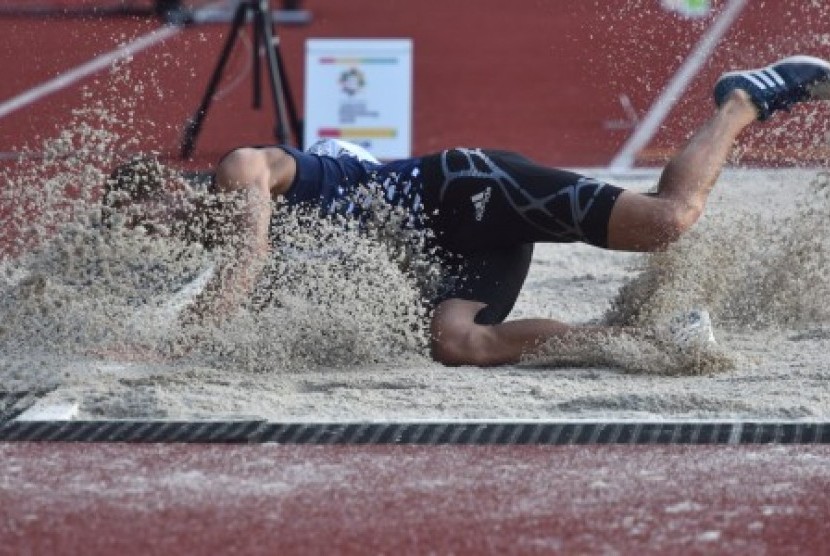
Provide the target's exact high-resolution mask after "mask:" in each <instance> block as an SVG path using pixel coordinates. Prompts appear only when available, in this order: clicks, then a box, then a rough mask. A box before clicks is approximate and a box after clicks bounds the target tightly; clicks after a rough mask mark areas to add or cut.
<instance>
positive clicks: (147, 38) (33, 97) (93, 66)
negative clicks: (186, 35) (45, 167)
mask: <svg viewBox="0 0 830 556" xmlns="http://www.w3.org/2000/svg"><path fill="white" fill-rule="evenodd" d="M226 3H227V2H226V0H217V1H216V2H213V3H212V4H209V5H207V6H205V7H203V8H200V9H198V10H196V11H195V12H194V13H193V17H194V18H195V19H197V20H198V18H199V17H200V16H201V15H202V13H203V12H209V11H210V10H216V9H218V8H219V7H221V6H223V5H225V4H226ZM183 29H184V27H180V26H174V25H167V26H165V27H162V28H161V29H156V30H155V31H151V32H149V33H147V34H146V35H142V36H140V37H138V38H137V39H135V40H134V41H132V42H130V43H127V44H124V45H121V46H119V47H118V48H116V49H115V50H113V51H111V52H108V53H106V54H102V55H100V56H98V57H96V58H93V59H92V60H90V61H89V62H87V63H85V64H82V65H80V66H78V67H76V68H74V69H71V70H69V71H67V72H65V73H62V74H61V75H59V76H57V77H55V78H54V79H52V80H50V81H47V82H45V83H42V84H40V85H38V86H37V87H34V88H32V89H29V90H28V91H25V92H23V93H21V94H19V95H17V96H16V97H14V98H11V99H9V100H6V101H4V102H2V103H0V118H4V117H6V116H8V115H9V114H11V113H12V112H14V111H15V110H19V109H21V108H23V107H24V106H28V105H30V104H32V103H34V102H37V101H38V100H40V99H41V98H43V97H45V96H47V95H50V94H52V93H54V92H56V91H60V90H61V89H63V88H65V87H69V86H70V85H72V84H73V83H75V82H76V81H79V80H81V79H83V78H84V77H87V76H89V75H92V74H93V73H96V72H98V71H101V70H103V69H106V68H108V67H109V66H110V65H111V64H114V63H115V62H117V61H119V60H122V59H124V58H128V57H130V56H133V55H134V54H136V53H138V52H141V51H142V50H146V49H148V48H150V47H151V46H153V45H156V44H158V43H160V42H164V41H166V40H167V39H169V38H171V37H174V36H176V35H178V34H179V33H180V32H181V31H182V30H183Z"/></svg>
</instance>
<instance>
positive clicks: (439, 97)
mask: <svg viewBox="0 0 830 556" xmlns="http://www.w3.org/2000/svg"><path fill="white" fill-rule="evenodd" d="M67 1H69V0H67ZM12 2H17V3H18V4H19V3H20V1H19V0H0V3H7V4H9V3H12ZM277 4H278V2H275V5H277ZM713 4H714V5H715V6H716V7H717V9H720V8H721V7H722V6H723V5H724V0H714V2H713ZM304 5H305V6H306V7H308V8H309V9H310V10H311V11H312V13H313V15H314V20H313V22H312V24H311V25H309V26H306V27H283V28H282V29H281V37H282V46H283V54H284V56H285V59H286V65H287V68H288V72H289V78H290V82H291V84H292V86H293V89H294V92H295V94H296V96H297V97H298V99H299V100H300V101H302V97H303V85H304V84H303V48H304V42H305V40H306V39H307V38H309V37H345V38H348V37H412V38H413V41H414V44H415V91H414V93H415V109H414V110H415V113H414V121H415V131H414V134H415V136H414V150H415V153H416V154H422V153H425V152H429V151H434V150H437V149H442V148H446V147H450V146H457V145H472V146H485V147H498V148H508V149H511V150H516V151H519V152H522V153H525V154H526V155H528V156H530V157H531V158H534V159H537V160H539V161H540V162H543V163H548V164H555V165H567V166H600V165H604V164H607V163H608V162H609V161H610V160H611V159H612V157H613V156H614V154H615V153H616V152H617V151H618V150H619V148H620V147H621V146H622V144H623V142H624V141H625V139H626V138H627V137H628V136H629V135H630V134H631V132H632V129H630V128H624V127H622V128H621V127H620V125H621V124H622V123H624V120H625V119H626V117H627V115H626V112H625V110H624V109H623V106H622V105H621V103H620V95H623V94H624V95H626V96H627V97H628V98H629V99H630V100H631V103H632V105H633V107H634V109H635V111H636V112H637V113H638V114H639V115H640V116H641V117H642V116H643V115H644V114H645V113H646V111H647V110H648V108H649V107H650V106H651V103H652V102H653V101H654V100H655V98H656V97H657V95H658V94H659V92H660V91H661V90H662V89H663V87H664V86H665V84H666V83H667V81H668V80H669V79H670V77H671V76H672V75H673V74H674V73H675V72H676V71H677V70H678V68H679V67H680V65H681V63H682V61H683V60H684V59H685V58H686V57H687V56H688V55H689V53H690V52H691V50H692V48H693V47H694V45H695V44H696V43H697V41H698V40H699V39H700V37H701V36H702V34H703V32H704V31H705V29H706V28H707V27H708V26H709V25H711V23H712V19H713V18H712V17H709V18H706V19H703V20H700V21H692V20H685V19H682V18H679V17H676V16H674V15H671V14H669V13H667V12H665V11H664V10H661V9H659V7H658V1H657V0H642V1H638V2H631V1H629V0H607V1H602V2H599V1H589V0H585V1H579V2H564V1H560V0H557V1H552V0H551V1H538V2H533V3H529V2H524V3H520V4H517V3H515V2H505V1H504V0H476V2H475V3H474V5H473V4H471V3H470V2H469V1H466V0H419V1H417V2H413V1H411V0H385V1H384V2H377V1H374V0H350V1H349V2H331V1H329V2H326V1H324V0H307V1H306V2H305V3H304ZM828 25H830V9H828V7H827V6H826V5H825V4H824V3H822V2H797V3H795V4H793V3H792V2H790V1H789V0H767V1H765V2H755V1H752V2H751V5H750V6H749V7H747V8H746V9H745V10H744V12H743V13H742V15H741V16H740V17H739V19H738V20H737V22H736V23H735V25H734V27H733V28H732V29H730V31H729V32H728V33H727V34H726V36H725V37H724V39H723V41H722V42H721V44H720V45H719V47H718V49H717V50H716V51H715V53H714V54H713V55H712V56H711V57H710V58H709V59H707V60H706V62H705V64H704V66H703V67H702V68H701V69H700V72H699V74H698V76H697V77H696V78H695V79H694V80H693V81H692V83H691V84H690V88H689V91H688V92H687V93H686V95H685V96H684V98H683V100H682V101H681V103H680V104H679V105H678V107H677V108H676V109H675V110H674V111H672V113H671V114H670V115H669V117H668V119H667V120H666V122H665V125H664V126H662V127H661V128H660V129H659V132H658V134H657V136H656V137H655V139H654V141H653V142H652V144H651V145H649V147H647V148H646V149H645V150H644V152H642V153H640V158H639V160H640V162H642V163H648V164H654V163H660V162H662V161H663V160H665V157H666V156H667V155H668V154H669V153H670V152H671V151H672V150H673V149H674V148H676V147H677V146H678V145H679V144H680V143H681V142H682V141H683V139H684V138H685V137H686V136H687V135H688V134H689V133H690V131H691V130H693V129H694V128H695V127H696V126H697V125H698V124H699V123H700V122H701V121H702V120H703V118H705V117H706V115H707V114H709V113H710V112H711V109H712V101H711V93H710V91H711V86H712V83H713V82H714V80H715V79H716V78H717V76H718V75H719V74H720V73H721V72H722V71H724V70H726V69H730V68H733V67H736V66H750V67H752V66H756V65H758V64H762V63H766V62H769V61H770V60H771V59H774V58H777V57H779V56H783V55H786V54H791V53H793V52H807V53H810V54H814V55H818V56H825V57H830V46H828V44H827V41H826V35H825V30H826V29H827V28H828ZM794 26H797V27H798V29H799V31H798V33H797V34H794V33H793V29H794ZM157 27H158V23H157V22H154V21H147V20H142V21H129V20H108V21H103V22H95V21H93V22H89V21H87V22H80V21H71V20H70V21H55V20H48V21H39V20H32V19H25V18H18V19H14V18H3V19H0V33H2V34H3V36H4V42H3V45H2V47H0V70H2V72H3V79H0V102H2V101H4V100H8V99H9V98H12V97H13V96H15V95H18V94H20V93H21V92H24V91H26V90H28V89H30V88H32V87H34V86H36V85H38V84H40V83H42V82H43V81H45V80H47V79H50V78H52V77H54V76H56V75H58V74H61V73H64V72H67V71H69V70H71V69H72V68H74V67H76V66H77V65H79V64H81V63H83V62H85V61H87V60H90V59H92V58H94V57H95V56H97V55H101V54H104V53H106V52H109V51H111V50H112V49H113V48H114V47H115V46H116V45H117V44H118V43H121V42H125V41H128V40H129V39H131V38H133V37H136V36H139V35H142V34H144V33H147V32H149V31H151V30H152V29H154V28H157ZM227 29H228V26H227V25H224V24H216V25H204V26H196V27H192V28H188V29H185V30H183V31H182V32H181V33H179V34H178V35H176V36H175V37H173V38H171V39H169V40H168V41H166V42H164V43H163V44H161V45H158V46H154V47H152V48H151V49H149V50H147V51H145V52H143V53H141V54H139V55H138V56H137V57H136V60H135V62H134V64H133V66H132V67H133V72H134V73H133V75H134V76H136V79H137V80H143V81H144V83H145V85H146V87H147V88H146V89H145V91H144V92H143V93H142V94H140V95H138V102H137V103H136V106H135V120H136V123H135V130H136V132H137V134H138V135H139V136H140V140H141V144H140V146H141V148H143V149H152V150H157V151H160V152H162V153H163V154H167V155H170V156H174V155H175V153H176V152H177V146H178V140H179V138H180V134H181V129H182V125H183V123H184V121H185V119H186V118H187V117H188V116H189V115H190V114H191V113H192V112H193V110H194V109H195V108H196V106H197V105H198V101H199V99H200V96H201V94H202V91H203V90H204V87H205V85H206V83H207V80H208V77H209V75H210V72H211V70H212V68H213V65H214V63H215V61H216V59H217V57H218V53H219V51H220V49H221V46H222V43H223V40H224V38H225V35H226V32H227ZM248 60H249V57H248V54H247V52H246V51H245V49H244V48H242V47H241V46H240V47H239V48H238V49H237V51H236V52H235V54H234V56H233V57H232V60H231V64H230V67H229V69H228V81H234V79H235V78H239V79H240V80H239V81H238V86H236V87H229V88H228V87H226V86H228V85H229V83H227V82H226V83H225V84H224V86H223V88H225V89H226V93H227V94H226V95H225V96H224V97H223V98H222V99H219V100H218V101H217V102H216V104H215V105H214V107H213V108H212V110H211V112H210V114H209V116H208V120H207V123H206V127H205V129H204V133H203V136H202V138H201V140H200V143H199V145H198V150H197V153H196V154H197V161H196V162H197V164H198V165H200V166H202V167H204V166H207V165H209V164H212V163H214V162H215V161H216V159H217V158H218V156H219V155H220V154H221V153H223V152H225V151H227V150H228V149H230V148H232V147H234V146H239V145H241V144H261V143H263V142H271V141H273V134H272V123H273V117H272V115H271V113H270V111H268V110H266V111H265V112H256V111H253V110H251V108H250V94H251V92H250V79H248V75H249V74H248V73H247V71H248V69H247V64H248ZM135 83H136V81H134V82H133V84H135ZM81 86H85V87H87V88H89V90H90V91H91V92H92V94H93V96H94V97H96V98H102V99H104V100H105V101H107V100H108V99H109V100H113V99H119V98H125V97H129V96H130V95H132V94H133V93H132V91H131V90H130V89H131V86H130V85H125V84H123V83H122V84H113V83H112V82H110V81H109V80H108V79H107V78H106V75H104V74H98V75H97V76H96V77H95V78H87V79H84V80H82V81H81V82H79V83H77V84H74V85H72V86H70V87H68V88H67V89H65V90H63V91H61V92H60V93H57V94H54V95H50V96H48V97H44V98H43V99H41V100H39V101H38V102H36V103H34V104H32V105H30V106H28V107H26V108H24V109H21V110H19V111H17V112H14V113H12V114H10V115H8V116H6V117H5V118H3V119H0V150H2V151H9V150H14V149H17V148H20V147H22V146H23V145H25V144H29V145H36V144H37V137H39V136H40V137H44V136H53V135H54V134H55V133H56V130H59V129H62V128H63V127H65V126H66V122H67V121H68V120H69V117H68V114H69V111H70V110H71V109H72V108H75V107H78V106H80V105H82V104H83V103H84V100H83V98H82V93H81ZM390 86H393V84H390ZM827 115H828V111H827V110H825V111H820V113H819V114H818V116H819V117H818V118H816V119H815V120H810V119H809V118H806V117H804V118H797V119H796V120H795V124H794V125H792V126H790V127H789V128H788V129H787V131H786V133H783V134H780V135H779V136H778V137H775V138H771V139H770V137H769V126H766V127H764V128H763V129H761V131H760V132H759V133H758V134H757V136H756V135H753V134H750V135H749V136H748V141H749V143H750V147H751V149H750V150H753V151H757V153H756V154H755V155H753V154H752V153H751V152H750V154H749V158H752V156H755V157H756V158H758V157H760V156H761V155H763V157H766V158H765V159H764V160H766V161H767V162H770V163H787V162H793V161H798V160H804V159H807V160H809V161H811V162H814V161H816V160H826V159H827V158H828V153H830V149H828V148H827V144H826V137H825V133H824V131H825V129H824V128H825V127H826V125H824V124H823V123H822V122H823V121H825V120H826V119H827V118H826V117H825V116H827ZM773 127H776V126H773ZM784 148H786V149H788V150H787V151H786V152H781V151H780V149H784ZM776 149H779V150H776ZM770 151H774V152H770ZM762 159H763V158H762Z"/></svg>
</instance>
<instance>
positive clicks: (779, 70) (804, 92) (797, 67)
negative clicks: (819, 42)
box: [715, 56, 830, 120]
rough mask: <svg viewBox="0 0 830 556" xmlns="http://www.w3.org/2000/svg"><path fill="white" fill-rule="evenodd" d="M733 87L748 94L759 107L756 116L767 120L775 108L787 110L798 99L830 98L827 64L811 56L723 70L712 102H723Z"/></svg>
mask: <svg viewBox="0 0 830 556" xmlns="http://www.w3.org/2000/svg"><path fill="white" fill-rule="evenodd" d="M735 89H743V90H744V91H746V92H747V93H749V96H750V98H751V99H752V102H753V104H755V106H756V107H757V108H758V119H759V120H766V119H767V118H769V117H770V115H771V114H772V113H773V112H775V111H776V110H789V109H790V106H792V105H793V104H795V103H797V102H803V101H805V100H828V99H830V63H828V62H826V61H824V60H822V59H821V58H814V57H812V56H792V57H790V58H784V59H783V60H780V61H778V62H776V63H774V64H772V65H770V66H767V67H765V68H759V69H753V70H744V71H731V72H729V73H724V74H723V75H722V76H721V77H720V79H718V82H717V83H716V84H715V103H716V104H717V105H718V106H720V105H721V104H723V102H724V100H726V97H727V96H729V93H731V92H732V91H734V90H735Z"/></svg>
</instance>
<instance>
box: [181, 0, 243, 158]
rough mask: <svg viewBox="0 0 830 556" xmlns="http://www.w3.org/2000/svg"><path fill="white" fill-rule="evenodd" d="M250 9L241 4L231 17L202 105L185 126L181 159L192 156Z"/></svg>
mask: <svg viewBox="0 0 830 556" xmlns="http://www.w3.org/2000/svg"><path fill="white" fill-rule="evenodd" d="M250 9H251V6H250V4H248V3H247V2H241V3H240V4H239V6H237V8H236V13H235V14H234V16H233V25H232V27H231V33H230V35H228V40H227V41H225V46H224V47H223V48H222V54H221V56H220V57H219V62H218V63H217V64H216V69H214V70H213V75H212V76H211V78H210V82H209V83H208V86H207V90H205V94H204V96H203V97H202V103H201V104H200V105H199V109H198V110H196V113H195V114H193V116H192V117H191V118H190V119H189V120H188V121H187V123H186V124H185V128H184V133H183V136H182V143H181V151H180V152H181V157H182V158H188V157H189V156H190V155H191V154H193V149H194V147H195V146H196V139H197V138H198V137H199V132H200V131H201V130H202V124H203V123H204V121H205V117H206V116H207V112H208V109H209V108H210V104H211V102H213V96H214V95H215V94H216V88H217V87H218V86H219V81H220V80H221V79H222V72H223V71H224V69H225V65H226V64H227V63H228V58H230V55H231V51H232V50H233V46H234V43H235V42H236V38H237V37H238V36H239V29H240V28H241V27H242V25H243V24H244V23H245V18H246V17H247V15H248V10H250Z"/></svg>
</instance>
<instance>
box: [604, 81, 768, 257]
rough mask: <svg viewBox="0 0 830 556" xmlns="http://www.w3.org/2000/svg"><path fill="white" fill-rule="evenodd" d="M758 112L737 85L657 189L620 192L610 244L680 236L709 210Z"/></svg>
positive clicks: (636, 244) (647, 246)
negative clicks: (720, 180) (711, 195)
mask: <svg viewBox="0 0 830 556" xmlns="http://www.w3.org/2000/svg"><path fill="white" fill-rule="evenodd" d="M757 117H758V114H757V111H756V108H755V106H754V105H753V104H752V102H751V100H750V98H749V96H748V95H747V93H746V92H745V91H742V90H735V91H733V92H732V93H731V95H730V96H729V98H728V99H727V100H726V101H725V102H724V103H723V104H722V105H721V107H720V108H719V109H718V111H717V112H716V113H715V115H714V116H713V117H712V118H711V119H710V120H709V121H708V122H707V123H706V124H704V125H703V127H701V128H700V129H699V130H698V131H697V133H695V135H694V136H693V137H692V138H691V139H690V140H689V142H688V143H687V144H686V146H685V147H684V148H683V149H682V150H681V151H680V152H679V153H678V154H677V155H675V156H674V158H672V160H671V161H670V162H669V163H668V165H667V166H666V168H665V170H664V171H663V174H662V176H661V178H660V182H659V184H658V187H657V194H656V195H653V196H652V195H642V194H640V193H636V192H632V191H626V192H624V193H622V195H620V197H619V199H617V202H616V204H615V205H614V208H613V210H612V211H611V217H610V219H609V222H608V247H609V248H611V249H621V250H626V251H654V250H656V249H660V248H663V247H665V246H667V245H668V244H669V243H671V242H673V241H676V240H677V239H678V238H679V237H680V236H681V235H682V234H683V233H684V232H685V231H686V230H688V229H689V228H690V227H691V226H692V225H693V224H694V223H695V222H696V221H697V219H698V218H699V217H700V215H701V214H702V213H703V209H704V207H705V205H706V200H707V198H708V197H709V193H710V192H711V190H712V187H714V185H715V181H716V180H717V177H718V175H719V174H720V171H721V168H722V167H723V164H724V162H725V161H726V158H727V156H728V155H729V151H730V149H731V148H732V146H733V144H734V142H735V139H736V138H737V136H738V134H739V133H740V132H741V131H742V130H743V129H744V128H745V127H746V126H748V125H749V124H750V123H752V122H753V121H755V120H756V119H757Z"/></svg>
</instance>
